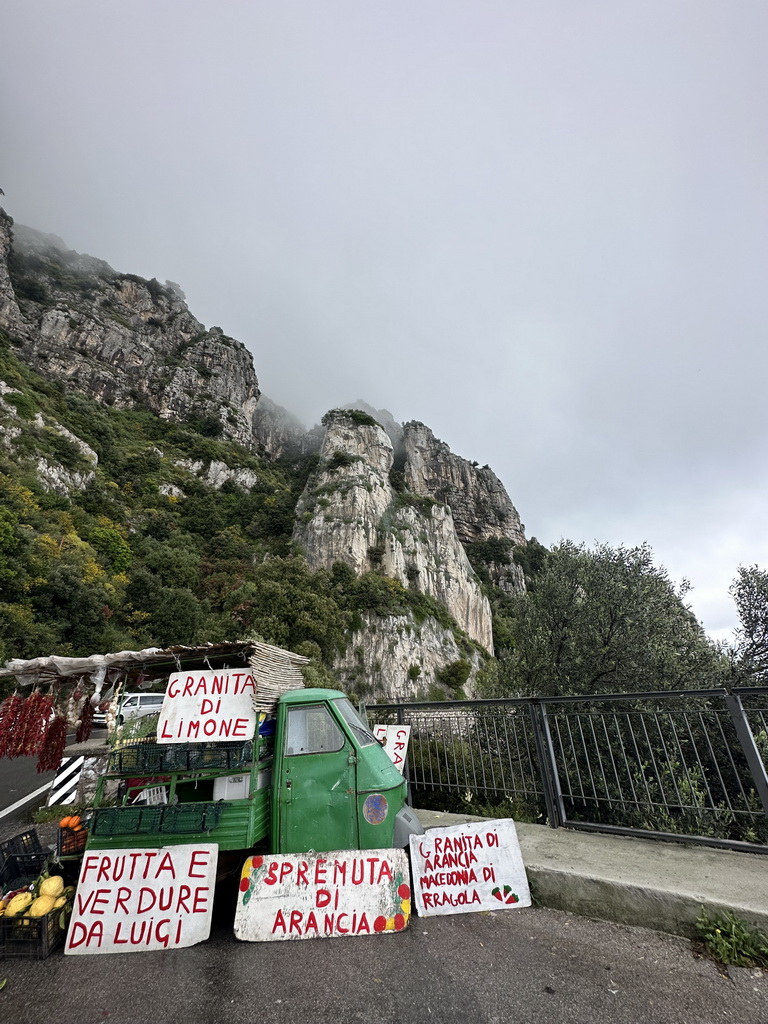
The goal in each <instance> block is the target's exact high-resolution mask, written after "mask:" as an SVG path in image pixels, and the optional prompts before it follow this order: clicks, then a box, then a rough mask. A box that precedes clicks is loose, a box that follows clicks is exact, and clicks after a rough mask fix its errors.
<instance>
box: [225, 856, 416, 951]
mask: <svg viewBox="0 0 768 1024" xmlns="http://www.w3.org/2000/svg"><path fill="white" fill-rule="evenodd" d="M410 915H411V885H410V876H409V872H408V857H407V855H406V852H405V850H337V851H335V852H332V853H285V854H264V855H257V856H253V857H249V858H248V859H247V860H246V862H245V865H244V866H243V870H242V873H241V876H240V892H239V897H238V901H237V909H236V911H235V937H236V938H238V939H242V940H244V941H246V942H269V941H273V940H275V939H320V938H322V939H328V938H333V937H337V936H352V935H385V934H387V933H390V934H391V933H394V932H401V931H403V929H404V928H405V927H406V926H407V924H408V919H409V917H410Z"/></svg>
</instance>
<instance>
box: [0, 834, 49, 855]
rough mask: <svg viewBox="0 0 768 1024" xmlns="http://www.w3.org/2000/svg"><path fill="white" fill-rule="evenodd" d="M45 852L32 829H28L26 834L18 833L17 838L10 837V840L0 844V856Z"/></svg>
mask: <svg viewBox="0 0 768 1024" xmlns="http://www.w3.org/2000/svg"><path fill="white" fill-rule="evenodd" d="M45 852H47V851H45V850H44V849H43V845H42V843H41V842H40V837H39V836H38V834H37V829H34V828H32V829H29V830H28V831H27V832H19V834H18V835H17V836H12V837H11V838H10V839H6V840H5V842H3V843H0V855H2V854H5V855H8V854H12V853H45Z"/></svg>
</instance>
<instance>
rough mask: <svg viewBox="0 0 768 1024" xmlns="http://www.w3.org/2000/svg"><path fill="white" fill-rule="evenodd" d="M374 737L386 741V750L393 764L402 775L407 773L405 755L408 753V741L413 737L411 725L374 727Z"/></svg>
mask: <svg viewBox="0 0 768 1024" xmlns="http://www.w3.org/2000/svg"><path fill="white" fill-rule="evenodd" d="M373 735H374V736H375V737H376V739H377V740H379V741H381V740H384V749H385V750H386V752H387V753H388V754H389V757H390V760H391V761H392V764H393V765H394V766H395V768H397V770H398V771H399V772H400V774H401V775H402V774H403V772H404V771H405V755H406V754H407V752H408V740H409V739H410V736H411V727H410V725H374V727H373Z"/></svg>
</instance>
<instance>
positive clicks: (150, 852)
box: [141, 850, 157, 878]
mask: <svg viewBox="0 0 768 1024" xmlns="http://www.w3.org/2000/svg"><path fill="white" fill-rule="evenodd" d="M144 856H145V857H146V858H147V863H146V864H145V865H144V874H143V875H142V876H141V877H142V878H146V877H147V875H148V874H149V866H150V864H151V863H152V861H153V860H154V859H155V857H156V856H157V853H156V852H155V851H154V850H147V851H146V852H145V854H144Z"/></svg>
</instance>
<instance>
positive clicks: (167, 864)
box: [155, 853, 176, 878]
mask: <svg viewBox="0 0 768 1024" xmlns="http://www.w3.org/2000/svg"><path fill="white" fill-rule="evenodd" d="M161 871H170V872H171V878H175V877H176V871H175V869H174V867H173V857H172V856H171V854H170V853H164V854H163V859H162V860H161V861H160V864H159V865H158V868H157V871H156V872H155V878H159V877H160V872H161Z"/></svg>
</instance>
